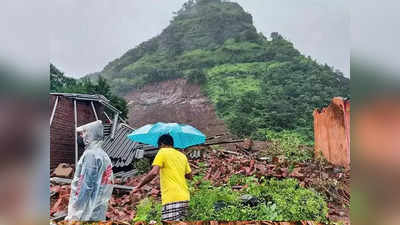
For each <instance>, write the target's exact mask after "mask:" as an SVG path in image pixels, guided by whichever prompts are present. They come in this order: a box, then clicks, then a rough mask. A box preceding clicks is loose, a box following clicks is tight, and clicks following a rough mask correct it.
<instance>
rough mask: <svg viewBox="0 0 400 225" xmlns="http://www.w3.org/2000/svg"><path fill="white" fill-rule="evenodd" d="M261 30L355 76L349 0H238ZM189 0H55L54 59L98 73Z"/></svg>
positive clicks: (77, 72) (68, 69)
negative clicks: (274, 33) (275, 34)
mask: <svg viewBox="0 0 400 225" xmlns="http://www.w3.org/2000/svg"><path fill="white" fill-rule="evenodd" d="M235 1H236V2H238V3H239V4H240V5H242V7H243V8H244V9H245V11H247V12H249V13H251V14H252V15H253V19H254V24H255V26H256V28H257V30H258V31H259V32H262V33H264V34H265V35H266V36H269V34H270V33H271V32H274V31H277V32H279V33H280V34H282V35H283V36H284V37H285V38H287V39H288V40H290V41H292V42H293V43H294V45H295V47H296V48H297V49H299V50H300V51H301V52H302V53H303V54H304V55H306V56H311V57H312V58H314V59H316V60H317V61H318V62H320V63H327V64H328V65H330V66H333V67H334V68H335V69H339V70H341V71H342V72H343V73H344V74H345V75H346V76H349V73H350V72H349V67H350V66H349V57H350V32H349V26H350V16H349V12H348V9H347V5H346V1H345V0H336V1H325V0H304V1H294V0H235ZM184 2H186V0H163V1H160V0H146V1H144V0H84V1H81V0H54V2H53V3H54V7H53V8H52V11H51V14H52V15H51V18H53V19H52V21H51V22H50V23H51V24H52V25H51V28H50V29H51V31H52V32H51V43H50V61H51V62H52V63H54V64H55V65H56V66H57V67H58V68H59V69H60V70H62V71H64V72H65V73H66V74H67V75H68V76H73V77H81V76H83V75H86V74H88V73H93V72H98V71H101V70H102V69H103V67H104V66H105V65H106V64H107V63H108V62H110V61H111V60H113V59H115V58H118V57H120V56H121V55H122V54H124V53H125V52H126V51H127V50H129V49H131V48H134V47H135V46H137V45H138V44H140V43H141V42H143V41H146V40H148V39H150V38H151V37H154V36H156V35H158V34H159V33H160V32H161V31H162V29H163V28H165V27H166V26H168V24H169V21H170V20H171V19H172V17H173V14H172V12H174V11H177V10H179V9H180V8H181V6H182V4H183V3H184Z"/></svg>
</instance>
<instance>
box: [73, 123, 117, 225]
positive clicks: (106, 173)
mask: <svg viewBox="0 0 400 225" xmlns="http://www.w3.org/2000/svg"><path fill="white" fill-rule="evenodd" d="M77 131H81V132H83V139H84V142H85V144H86V150H85V151H84V153H83V155H82V157H81V158H80V160H79V162H78V164H77V166H76V170H75V174H74V178H73V180H72V183H71V194H70V199H69V205H68V216H67V217H66V220H72V221H102V220H105V219H106V218H105V215H106V211H107V207H108V201H109V200H110V198H111V194H112V190H113V183H114V182H113V172H112V164H111V160H110V158H109V157H108V155H107V154H106V153H105V152H104V150H103V148H102V142H103V125H102V122H101V121H100V120H98V121H95V122H92V123H88V124H85V125H83V126H81V127H78V128H77Z"/></svg>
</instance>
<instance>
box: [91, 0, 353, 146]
mask: <svg viewBox="0 0 400 225" xmlns="http://www.w3.org/2000/svg"><path fill="white" fill-rule="evenodd" d="M97 76H103V77H105V78H106V79H108V80H109V81H110V82H111V87H112V90H113V91H114V92H115V93H117V94H119V95H124V94H125V93H127V92H129V91H131V90H133V89H138V88H141V87H143V86H144V85H145V84H149V83H153V82H158V81H162V80H168V79H173V78H180V77H185V78H187V79H188V80H189V81H191V82H195V83H198V84H201V85H202V86H203V88H204V90H205V91H206V93H207V94H208V96H209V98H210V99H211V101H212V102H213V103H214V104H215V105H216V110H217V113H218V115H219V116H220V117H221V118H223V119H224V120H225V121H226V123H227V124H228V126H229V128H230V129H231V131H233V132H234V133H235V134H237V135H239V136H253V137H256V138H261V139H262V138H263V137H265V130H267V129H272V130H276V131H280V130H296V131H298V132H300V133H302V134H304V135H307V136H308V137H311V136H312V111H313V109H314V108H317V107H321V106H324V105H326V104H328V103H329V101H330V99H331V98H332V97H334V96H343V97H350V88H349V85H350V80H349V79H348V78H345V77H344V76H343V74H342V73H341V72H340V71H334V70H333V68H331V67H329V66H328V65H320V64H318V63H317V62H316V61H314V60H313V59H311V58H310V57H306V56H304V55H302V54H301V53H300V52H299V51H298V50H297V49H295V48H294V47H293V44H292V43H291V42H289V41H287V40H286V39H285V38H283V37H282V36H281V35H280V34H278V33H276V32H274V33H272V34H271V35H270V37H268V38H267V37H265V36H264V35H263V34H261V33H257V30H256V28H255V27H254V25H253V19H252V16H251V15H250V14H249V13H246V12H245V11H244V10H243V8H242V7H241V6H240V5H239V4H237V3H234V2H228V1H222V0H197V1H194V0H190V1H188V2H186V3H185V4H184V5H183V7H182V9H180V10H179V11H178V12H176V13H175V16H174V18H173V19H172V21H171V22H170V25H169V26H168V27H167V28H165V29H164V30H163V31H162V32H161V34H160V35H158V36H156V37H154V38H152V39H150V40H148V41H146V42H143V43H142V44H140V45H139V46H137V47H135V48H133V49H131V50H129V51H128V52H126V53H125V54H124V55H122V56H121V57H120V58H118V59H115V60H113V61H112V62H110V63H109V64H108V65H107V66H106V67H105V68H104V70H103V71H101V72H99V73H95V74H93V75H90V77H97Z"/></svg>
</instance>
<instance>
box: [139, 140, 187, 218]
mask: <svg viewBox="0 0 400 225" xmlns="http://www.w3.org/2000/svg"><path fill="white" fill-rule="evenodd" d="M158 146H159V148H160V150H159V151H158V153H157V155H156V157H155V159H154V161H153V169H152V170H151V171H150V172H149V173H148V174H147V175H146V176H145V177H144V178H143V180H142V181H141V182H140V183H139V185H138V186H137V187H135V188H134V189H133V191H132V193H135V192H137V191H139V190H140V188H141V187H142V186H144V185H145V184H147V183H148V182H150V181H151V180H153V179H154V177H156V176H157V175H158V174H160V186H161V201H162V205H163V207H162V220H163V221H182V220H184V219H185V217H186V216H187V211H188V207H189V200H190V193H189V189H188V186H187V183H186V178H188V179H192V173H191V169H190V166H189V162H188V160H187V158H186V156H185V154H183V153H182V152H180V151H178V150H176V149H174V148H173V146H174V140H173V138H172V137H171V136H170V135H168V134H166V135H162V136H161V137H160V138H159V139H158Z"/></svg>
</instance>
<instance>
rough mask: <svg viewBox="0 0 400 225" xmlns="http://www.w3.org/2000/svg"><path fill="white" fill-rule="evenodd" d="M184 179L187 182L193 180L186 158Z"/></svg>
mask: <svg viewBox="0 0 400 225" xmlns="http://www.w3.org/2000/svg"><path fill="white" fill-rule="evenodd" d="M185 178H186V179H189V180H191V179H193V176H192V169H190V165H189V161H188V160H187V158H186V168H185Z"/></svg>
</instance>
